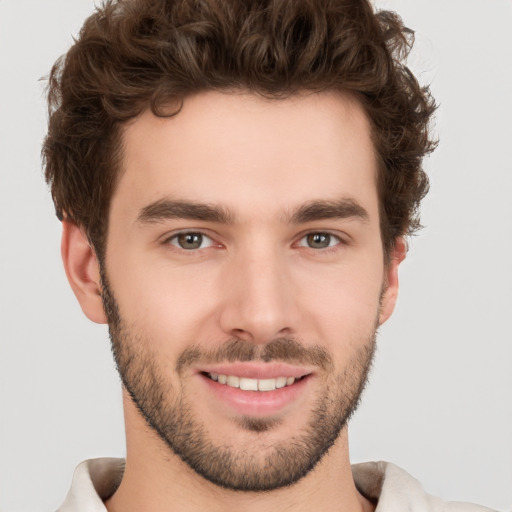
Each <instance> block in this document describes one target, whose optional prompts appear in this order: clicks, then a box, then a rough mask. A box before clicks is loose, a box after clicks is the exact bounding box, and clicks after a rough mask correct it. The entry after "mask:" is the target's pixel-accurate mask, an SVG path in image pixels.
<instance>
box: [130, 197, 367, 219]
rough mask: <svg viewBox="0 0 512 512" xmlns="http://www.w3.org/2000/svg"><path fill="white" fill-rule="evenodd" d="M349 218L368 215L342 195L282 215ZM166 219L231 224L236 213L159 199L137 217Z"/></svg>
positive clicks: (226, 209)
mask: <svg viewBox="0 0 512 512" xmlns="http://www.w3.org/2000/svg"><path fill="white" fill-rule="evenodd" d="M351 218H356V219H360V220H362V221H364V222H367V221H368V219H369V215H368V212H367V211H366V210H365V209H364V208H363V207H362V206H361V205H360V204H359V203H358V202H357V201H355V200H354V199H350V198H343V199H338V200H313V201H310V202H308V203H306V204H303V205H301V206H300V207H299V208H297V209H296V210H294V211H292V212H291V213H288V214H285V216H284V219H283V220H284V222H285V223H288V224H305V223H307V222H314V221H317V220H327V219H351ZM168 219H186V220H196V221H200V222H215V223H219V224H234V222H235V220H236V216H235V214H234V213H233V212H232V211H231V210H229V209H228V208H225V207H222V206H216V205H211V204H208V203H196V202H192V201H180V200H173V199H159V200H158V201H155V202H153V203H151V204H149V205H147V206H145V207H144V208H142V210H141V211H140V213H139V215H138V217H137V222H139V223H141V224H152V223H157V222H160V221H163V220H168Z"/></svg>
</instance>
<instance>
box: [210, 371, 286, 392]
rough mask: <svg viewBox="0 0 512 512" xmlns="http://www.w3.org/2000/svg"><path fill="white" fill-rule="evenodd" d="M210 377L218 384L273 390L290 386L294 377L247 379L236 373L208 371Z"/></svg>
mask: <svg viewBox="0 0 512 512" xmlns="http://www.w3.org/2000/svg"><path fill="white" fill-rule="evenodd" d="M208 376H209V377H210V379H212V380H215V381H217V382H218V383H219V384H226V385H228V386H230V387H232V388H240V389H242V390H244V391H274V390H275V389H280V388H284V387H285V386H291V385H292V384H293V383H294V382H295V380H296V379H295V377H277V378H276V379H249V378H247V377H237V376H236V375H221V374H217V373H209V374H208Z"/></svg>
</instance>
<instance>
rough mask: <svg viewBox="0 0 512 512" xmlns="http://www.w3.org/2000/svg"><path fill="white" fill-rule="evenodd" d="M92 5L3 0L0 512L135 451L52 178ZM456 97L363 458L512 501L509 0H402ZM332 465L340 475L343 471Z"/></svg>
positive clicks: (446, 101) (429, 75)
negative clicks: (73, 68)
mask: <svg viewBox="0 0 512 512" xmlns="http://www.w3.org/2000/svg"><path fill="white" fill-rule="evenodd" d="M92 5H93V4H92V1H91V0H45V1H40V0H33V1H28V0H0V66H1V67H0V166H1V185H0V192H1V197H0V208H1V224H0V227H1V234H0V244H1V245H0V247H1V283H0V286H1V324H0V329H1V331H0V333H1V341H2V344H1V356H0V364H1V366H0V379H1V381H0V384H1V421H0V434H1V438H0V442H1V448H0V449H1V456H0V478H1V501H0V509H1V510H2V511H3V512H7V511H14V512H16V511H37V510H41V511H47V510H52V509H55V508H56V507H57V506H58V505H59V504H60V503H61V501H62V500H63V498H64V496H65V494H66V492H67V489H68V486H69V484H70V480H71V475H72V472H73V469H74V467H75V465H76V464H77V463H78V462H79V461H80V460H82V459H85V458H89V457H98V456H105V455H108V456H122V455H123V453H124V433H123V426H122V412H121V398H120V387H119V381H118V377H117V375H116V373H115V371H114V366H113V363H112V360H111V356H110V351H109V343H108V339H107V331H106V328H105V327H104V326H97V325H94V324H92V323H90V322H89V321H88V320H86V318H85V317H84V316H83V315H82V313H81V311H80V309H79V307H78V304H77V302H76V300H75V298H74V296H73V295H72V293H71V290H70V289H69V287H68V284H67V282H66V279H65V276H64V272H63V270H62V267H61V263H60V254H59V235H60V226H59V223H58V221H57V220H56V218H55V217H54V216H53V209H52V204H51V201H50V198H49V195H48V193H47V191H46V186H45V185H44V183H43V179H42V176H41V167H40V159H39V152H40V144H41V140H42V137H43V135H44V132H45V123H46V118H45V103H44V100H43V87H44V83H43V82H39V81H38V79H39V78H40V77H41V76H43V75H45V74H46V73H47V72H48V71H49V69H50V67H51V64H52V63H53V61H54V60H55V59H56V58H57V57H58V56H59V55H60V54H62V53H63V52H64V51H65V50H66V49H67V48H68V46H69V45H70V44H71V35H72V34H76V32H77V30H78V29H79V27H80V25H81V23H82V21H83V19H84V18H85V17H86V15H87V14H88V13H89V12H90V11H91V9H92ZM378 5H379V6H381V7H382V6H385V7H389V8H392V9H396V10H397V11H398V12H399V13H401V14H402V16H403V18H404V20H405V22H406V24H408V25H409V26H411V27H412V28H414V29H416V31H417V45H416V52H415V53H414V54H413V56H412V58H411V60H410V63H411V66H412V67H413V69H414V70H415V71H416V72H419V73H420V78H421V80H422V81H423V82H431V83H432V89H433V92H434V93H435V95H436V97H437V99H438V101H439V102H440V104H441V108H440V110H439V114H438V121H437V128H436V130H437V132H438V134H439V136H440V138H441V145H440V147H439V149H438V150H437V152H436V153H435V154H434V155H433V156H432V157H431V158H430V159H429V160H428V162H427V167H428V169H429V171H430V175H431V180H432V189H431V193H430V196H429V197H428V198H427V199H426V201H425V204H424V208H423V212H424V213H423V219H424V222H425V224H426V226H427V227H426V229H425V230H424V231H423V232H422V233H421V234H420V236H419V237H417V238H415V239H414V240H413V241H412V245H411V251H410V254H409V256H408V258H407V260H406V261H405V263H404V264H403V268H402V270H401V297H400V301H399V304H398V307H397V310H396V313H395V315H394V317H393V318H392V320H391V321H390V322H389V323H388V324H387V325H386V326H385V327H384V328H383V329H382V330H381V335H380V338H379V350H378V356H377V361H376V366H375V369H374V372H373V374H372V377H371V384H370V386H369V388H368V390H367V391H366V393H365V396H364V400H363V405H362V407H361V408H360V410H359V411H358V413H357V414H356V417H355V418H354V420H353V423H352V427H351V443H352V449H351V452H352V458H353V460H354V461H363V460H376V459H384V460H391V461H393V462H395V463H396V464H399V465H401V466H403V467H404V468H405V469H407V470H408V471H409V472H411V473H412V474H413V475H415V476H416V477H417V478H418V479H419V480H420V481H421V482H422V483H423V485H424V486H425V488H426V489H427V490H428V491H429V492H431V493H433V494H437V495H440V496H442V497H443V498H446V499H458V500H459V499H460V500H467V501H474V502H479V503H484V504H487V505H488V506H491V507H495V508H497V509H499V510H511V509H512V329H511V313H512V272H511V262H512V236H511V235H512V207H511V204H512V201H511V193H512V152H511V147H512V99H511V97H512V96H511V95H512V36H511V32H512V30H511V27H512V2H511V1H510V0H486V1H484V0H421V1H420V0H393V1H391V0H389V1H384V0H383V1H379V2H378ZM333 478H335V476H334V475H333Z"/></svg>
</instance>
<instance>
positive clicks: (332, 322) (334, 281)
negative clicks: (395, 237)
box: [298, 262, 383, 343]
mask: <svg viewBox="0 0 512 512" xmlns="http://www.w3.org/2000/svg"><path fill="white" fill-rule="evenodd" d="M303 275H304V274H303ZM307 276H308V277H307V279H304V277H303V278H302V282H301V285H300V287H299V288H300V290H301V291H300V293H299V294H298V297H299V301H300V305H299V307H300V308H301V310H302V312H303V318H304V320H305V325H306V324H309V325H310V326H311V327H312V328H313V330H314V332H315V334H316V335H317V336H320V338H323V339H324V340H326V341H327V340H332V341H333V342H335V343H340V342H343V343H351V340H353V339H359V338H364V337H367V336H369V335H371V334H373V331H374V329H375V327H376V325H377V319H378V312H379V305H380V296H381V289H382V280H383V268H382V266H381V265H379V264H378V263H377V264H376V263H375V262H373V264H370V265H360V266H357V267H356V266H343V267H342V266H340V267H338V268H331V269H325V270H324V271H322V272H318V273H314V272H313V273H312V272H311V271H310V272H309V273H308V274H307Z"/></svg>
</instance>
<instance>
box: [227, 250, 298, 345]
mask: <svg viewBox="0 0 512 512" xmlns="http://www.w3.org/2000/svg"><path fill="white" fill-rule="evenodd" d="M248 252H249V251H248ZM223 287H224V292H223V293H224V300H223V302H222V311H221V314H220V324H221V325H220V326H221V329H222V330H223V331H224V332H225V333H226V334H228V335H229V336H230V337H236V338H240V339H244V340H246V341H250V342H252V343H255V344H265V343H268V342H269V341H271V340H272V339H275V338H276V337H282V336H293V335H295V334H296V332H297V330H298V321H299V314H298V313H299V312H298V307H297V303H296V300H297V293H296V290H295V286H294V283H293V279H292V278H291V271H290V268H289V265H287V261H286V256H284V255H280V254H278V251H277V250H272V249H266V250H258V251H250V254H247V253H246V254H239V255H237V257H236V258H234V261H232V262H231V264H230V265H229V268H227V269H226V274H225V276H224V284H223Z"/></svg>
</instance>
